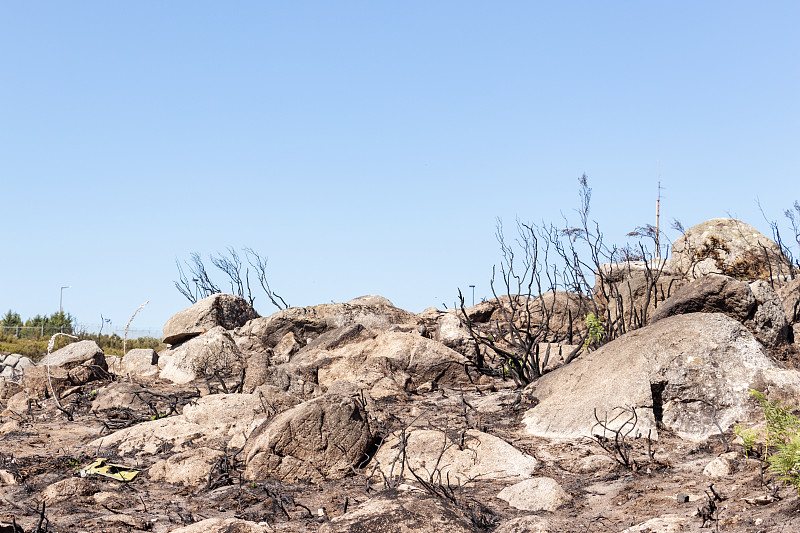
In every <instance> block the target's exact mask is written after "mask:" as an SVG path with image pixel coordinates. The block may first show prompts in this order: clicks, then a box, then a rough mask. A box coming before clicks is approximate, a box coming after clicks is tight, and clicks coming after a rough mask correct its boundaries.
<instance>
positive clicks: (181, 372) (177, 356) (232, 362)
mask: <svg viewBox="0 0 800 533" xmlns="http://www.w3.org/2000/svg"><path fill="white" fill-rule="evenodd" d="M161 355H162V356H163V357H164V359H166V360H167V363H166V365H165V366H164V368H163V369H162V370H161V373H160V377H161V379H166V380H169V381H172V382H173V383H177V384H184V383H189V382H190V381H192V380H194V379H197V378H198V377H203V376H213V375H214V374H215V373H220V374H223V375H226V374H232V373H233V374H235V373H239V372H241V371H242V369H243V368H244V367H245V365H246V362H247V361H246V358H245V355H244V354H243V353H242V351H241V350H240V349H239V347H238V345H237V344H236V342H235V341H234V340H233V337H231V333H230V332H229V331H226V330H225V329H223V328H222V326H217V327H215V328H213V329H211V330H209V331H208V332H207V333H205V334H204V335H201V336H199V337H195V338H193V339H189V340H188V341H186V342H184V343H182V344H179V345H177V346H175V347H173V348H171V349H169V350H166V351H164V352H162V354H161Z"/></svg>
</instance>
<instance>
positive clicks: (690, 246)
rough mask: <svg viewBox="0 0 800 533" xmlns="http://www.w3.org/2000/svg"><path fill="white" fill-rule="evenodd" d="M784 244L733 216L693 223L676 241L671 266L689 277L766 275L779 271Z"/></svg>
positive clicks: (669, 267)
mask: <svg viewBox="0 0 800 533" xmlns="http://www.w3.org/2000/svg"><path fill="white" fill-rule="evenodd" d="M779 257H780V247H779V246H778V244H777V243H775V241H773V240H772V239H769V238H767V237H765V236H764V235H763V234H761V233H760V232H759V231H758V230H756V229H755V228H754V227H752V226H750V225H749V224H745V223H744V222H742V221H741V220H736V219H733V218H712V219H711V220H706V221H705V222H702V223H700V224H697V225H696V226H692V227H691V228H689V229H688V230H686V232H685V233H684V234H683V235H681V236H680V237H679V238H678V240H676V241H675V242H674V243H673V245H672V255H671V257H670V260H669V264H668V269H669V270H670V271H673V272H676V273H678V274H680V275H684V276H686V277H688V278H689V279H694V278H698V277H702V276H704V275H706V274H712V273H715V274H726V275H735V276H737V277H738V276H742V277H748V278H759V279H766V278H767V277H768V276H770V275H771V274H770V272H771V271H770V268H769V264H770V263H772V264H773V265H774V266H773V270H772V272H773V274H776V273H778V272H779V268H778V267H777V265H779V264H780V261H779V259H778V258H779Z"/></svg>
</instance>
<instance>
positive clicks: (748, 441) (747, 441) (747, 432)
mask: <svg viewBox="0 0 800 533" xmlns="http://www.w3.org/2000/svg"><path fill="white" fill-rule="evenodd" d="M733 432H734V433H736V435H737V436H738V437H739V438H740V439H742V446H744V456H745V457H750V452H751V451H753V448H754V447H755V445H756V441H757V440H758V432H756V431H755V430H752V429H748V428H746V427H744V426H742V425H740V424H736V425H735V426H734V427H733Z"/></svg>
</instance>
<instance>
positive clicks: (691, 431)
mask: <svg viewBox="0 0 800 533" xmlns="http://www.w3.org/2000/svg"><path fill="white" fill-rule="evenodd" d="M798 382H800V373H798V372H796V371H793V370H784V369H782V368H780V367H779V366H778V365H777V364H776V363H775V362H773V360H772V359H771V358H770V357H769V355H768V354H767V353H766V351H765V349H764V348H763V346H762V345H761V344H760V343H759V342H758V341H757V340H756V339H755V338H754V337H753V335H752V334H751V333H750V332H749V331H748V330H747V329H746V328H745V327H744V326H742V325H741V324H740V323H739V322H737V321H735V320H733V319H731V318H729V317H727V316H725V315H722V314H719V313H715V314H704V313H692V314H686V315H679V316H672V317H669V318H665V319H663V320H660V321H658V322H657V323H655V324H653V325H650V326H647V327H644V328H642V329H638V330H636V331H633V332H631V333H629V334H627V335H625V336H623V337H621V338H619V339H616V340H614V341H612V342H610V343H608V344H606V345H605V346H603V347H601V348H600V349H598V350H596V351H594V352H590V353H588V354H585V355H583V356H581V357H580V358H578V359H577V360H575V361H573V362H572V363H570V364H569V365H566V366H563V367H561V368H559V369H557V370H554V371H553V372H550V373H549V374H546V375H545V376H543V377H542V378H540V379H539V380H538V381H536V382H534V383H533V384H531V385H530V386H529V387H528V388H527V390H526V393H527V394H530V395H532V396H533V397H535V398H536V399H537V400H538V402H539V403H538V404H537V405H536V406H535V407H533V408H532V409H529V410H528V411H527V412H526V414H525V417H524V424H525V427H526V429H525V431H526V432H527V433H528V434H530V435H535V436H541V437H568V438H574V437H579V436H586V435H590V434H592V431H593V430H594V431H599V428H598V427H597V425H596V424H597V420H596V419H595V414H594V413H595V412H596V413H597V416H598V417H599V418H600V419H605V417H606V416H607V417H608V418H609V419H611V418H612V416H613V415H614V413H615V412H618V411H617V410H618V409H619V408H622V407H633V408H635V410H636V413H637V416H638V423H637V429H636V431H635V432H634V433H632V435H636V434H639V435H642V436H647V435H648V432H650V433H651V434H652V435H656V434H657V431H656V422H657V421H658V422H661V423H663V424H664V425H665V426H666V427H667V428H669V429H671V430H673V431H675V432H676V433H677V434H679V435H680V436H681V437H683V438H686V439H690V440H701V439H704V438H707V437H709V436H711V435H713V434H716V433H718V429H717V428H716V426H715V424H714V423H713V420H712V414H714V410H715V409H716V419H717V421H718V422H719V424H720V426H721V427H722V429H723V431H724V430H726V429H727V428H729V427H731V426H732V425H733V424H734V423H736V422H748V421H753V422H755V421H757V420H758V417H759V411H758V409H756V406H755V405H754V404H753V403H752V402H750V401H749V400H750V395H749V394H748V391H749V390H750V389H751V388H754V389H757V390H761V391H763V390H767V389H768V390H769V391H770V394H773V395H776V396H777V397H781V396H782V397H783V398H793V397H796V396H794V395H796V394H798V393H800V387H798Z"/></svg>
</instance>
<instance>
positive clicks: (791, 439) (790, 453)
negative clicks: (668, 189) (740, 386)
mask: <svg viewBox="0 0 800 533" xmlns="http://www.w3.org/2000/svg"><path fill="white" fill-rule="evenodd" d="M750 394H752V395H753V397H755V398H756V400H758V403H759V404H761V409H762V411H763V412H764V419H765V421H766V423H767V432H766V436H765V442H764V444H765V446H766V448H765V451H764V456H765V457H766V460H767V463H769V468H768V471H769V472H770V473H772V474H775V475H777V476H778V479H780V480H781V481H783V482H784V483H786V484H788V485H792V486H793V487H794V488H795V489H796V490H797V491H798V495H800V419H798V418H797V416H796V415H795V414H794V411H796V408H795V407H793V406H790V405H784V404H783V403H781V402H779V401H774V402H771V401H769V400H767V399H766V397H764V395H763V394H762V393H760V392H759V391H757V390H751V391H750ZM744 431H750V432H751V433H750V435H751V436H752V435H753V433H754V432H752V430H744ZM737 434H738V432H737ZM740 436H741V435H740ZM742 440H743V441H744V440H745V439H744V437H743V438H742ZM745 442H747V441H745ZM753 444H755V439H752V440H751V441H750V446H751V447H752V445H753ZM745 449H747V447H745Z"/></svg>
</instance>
